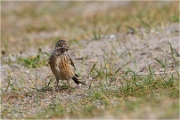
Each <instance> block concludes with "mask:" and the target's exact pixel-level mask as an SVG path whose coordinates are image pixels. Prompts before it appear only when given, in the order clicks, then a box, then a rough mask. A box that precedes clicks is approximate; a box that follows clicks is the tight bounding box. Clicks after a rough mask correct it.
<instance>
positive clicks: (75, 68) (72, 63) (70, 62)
mask: <svg viewBox="0 0 180 120" xmlns="http://www.w3.org/2000/svg"><path fill="white" fill-rule="evenodd" d="M68 58H69V61H70V63H71V65H72V66H73V67H74V70H76V67H75V65H74V63H73V61H72V59H71V58H70V57H69V55H68Z"/></svg>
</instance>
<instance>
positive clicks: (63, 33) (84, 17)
mask: <svg viewBox="0 0 180 120" xmlns="http://www.w3.org/2000/svg"><path fill="white" fill-rule="evenodd" d="M173 22H179V10H178V1H175V2H173V1H172V2H171V1H169V2H164V1H163V2H162V1H161V2H160V1H159V2H150V1H148V2H134V1H133V2H132V1H127V2H123V1H113V2H107V1H101V2H85V1H81V2H70V1H68V2H60V1H56V2H36V1H33V2H12V1H8V2H5V1H3V2H1V41H2V46H1V47H2V50H3V51H5V52H6V53H11V52H13V53H16V52H23V51H25V50H28V49H29V48H33V49H34V48H38V47H40V46H41V47H43V46H47V47H53V45H54V44H55V42H56V41H57V40H59V39H65V40H68V41H71V40H78V41H79V40H86V39H100V37H103V36H105V35H110V34H112V33H113V34H114V33H123V32H128V31H129V30H134V29H138V28H146V29H147V30H148V29H151V28H156V27H157V26H158V27H159V26H165V25H167V24H169V23H173Z"/></svg>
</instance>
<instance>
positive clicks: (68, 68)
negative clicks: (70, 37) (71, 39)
mask: <svg viewBox="0 0 180 120" xmlns="http://www.w3.org/2000/svg"><path fill="white" fill-rule="evenodd" d="M68 50H69V49H68V44H67V42H66V41H65V40H59V41H58V42H57V43H56V46H55V49H54V51H53V53H52V54H51V56H50V59H49V65H50V67H51V70H52V72H53V74H54V75H55V77H56V82H55V89H58V84H59V80H67V81H68V82H69V80H70V79H72V80H74V82H75V83H76V84H79V83H81V84H84V85H85V83H83V82H81V81H79V80H78V75H77V74H76V67H75V65H74V63H73V61H72V60H71V58H70V56H69V55H68V53H67V51H68Z"/></svg>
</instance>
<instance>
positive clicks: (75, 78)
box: [72, 76, 86, 85]
mask: <svg viewBox="0 0 180 120" xmlns="http://www.w3.org/2000/svg"><path fill="white" fill-rule="evenodd" d="M72 79H73V80H74V82H75V83H76V84H79V83H81V84H83V85H86V84H85V83H84V82H81V81H79V80H78V78H77V77H75V76H74V77H73V78H72Z"/></svg>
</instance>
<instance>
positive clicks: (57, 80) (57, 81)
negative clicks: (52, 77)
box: [54, 78, 59, 91]
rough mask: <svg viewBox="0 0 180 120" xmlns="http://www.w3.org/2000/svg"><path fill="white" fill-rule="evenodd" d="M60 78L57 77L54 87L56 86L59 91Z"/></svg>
mask: <svg viewBox="0 0 180 120" xmlns="http://www.w3.org/2000/svg"><path fill="white" fill-rule="evenodd" d="M58 85H59V79H57V78H56V82H55V84H54V88H55V91H58V88H59V86H58Z"/></svg>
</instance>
